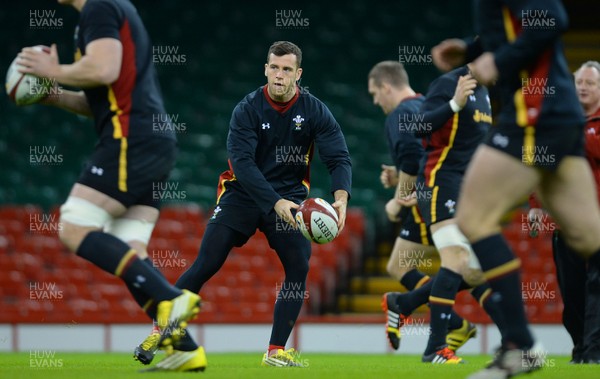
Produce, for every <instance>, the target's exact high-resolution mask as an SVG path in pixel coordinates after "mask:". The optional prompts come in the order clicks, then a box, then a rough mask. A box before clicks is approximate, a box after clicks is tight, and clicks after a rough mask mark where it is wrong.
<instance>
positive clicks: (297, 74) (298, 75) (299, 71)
mask: <svg viewBox="0 0 600 379" xmlns="http://www.w3.org/2000/svg"><path fill="white" fill-rule="evenodd" d="M301 76H302V67H300V68H298V69H297V70H296V81H298V80H300V77H301Z"/></svg>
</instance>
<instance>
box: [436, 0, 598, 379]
mask: <svg viewBox="0 0 600 379" xmlns="http://www.w3.org/2000/svg"><path fill="white" fill-rule="evenodd" d="M475 9H476V12H477V13H476V15H475V16H476V17H475V20H476V32H477V33H478V34H479V37H480V38H479V39H477V40H476V41H474V42H473V43H471V44H469V45H467V44H465V43H464V42H462V41H459V40H447V41H444V42H442V43H441V44H440V45H438V46H437V47H435V48H434V49H433V50H432V56H433V59H434V62H435V63H436V65H438V67H440V68H448V67H451V66H452V65H453V64H455V63H456V62H460V61H461V60H464V61H470V60H471V59H472V58H474V57H476V56H478V57H477V59H475V60H474V61H473V63H472V65H473V68H472V70H471V71H472V74H473V76H474V77H475V78H477V80H478V81H479V82H481V83H482V84H485V85H492V84H494V83H496V87H497V88H496V89H497V92H498V94H499V95H500V100H501V103H502V109H501V111H500V113H499V115H498V117H497V118H496V119H497V120H498V123H497V125H496V126H495V127H494V131H493V132H492V133H490V134H489V135H488V138H487V139H486V141H485V144H482V145H481V146H480V147H479V148H478V150H477V152H476V153H475V156H474V158H473V160H472V161H471V164H470V166H469V168H468V170H467V173H466V175H465V180H464V183H463V187H462V189H461V195H460V199H459V203H460V206H459V207H458V210H457V215H456V217H457V220H458V224H459V227H460V229H461V231H462V232H463V233H464V234H465V235H466V236H467V238H468V239H469V241H470V242H471V243H472V247H473V250H474V251H475V253H476V254H477V257H478V258H479V262H480V263H481V267H482V269H483V271H484V273H485V277H486V279H487V280H488V281H489V283H490V284H491V286H492V289H493V290H494V292H495V293H496V294H497V295H498V296H497V300H498V302H499V304H500V308H499V309H500V310H501V312H502V316H503V317H502V318H503V320H504V321H505V327H504V328H502V330H501V334H502V345H501V347H500V349H499V350H498V352H497V354H496V355H495V357H494V360H493V362H492V363H491V364H490V365H489V366H488V367H486V368H485V369H483V370H481V371H479V372H477V373H475V374H473V375H472V376H471V377H470V378H471V379H489V378H507V377H511V376H514V375H518V374H520V373H525V372H529V371H532V370H535V369H538V368H540V367H541V366H542V365H543V364H544V355H545V352H544V351H543V350H542V349H541V347H540V346H539V345H536V346H534V339H533V336H532V335H531V332H530V330H529V328H528V323H527V318H526V315H525V310H524V306H523V299H522V295H521V286H520V284H521V283H520V282H521V280H520V275H519V268H520V262H519V260H518V259H516V258H515V256H514V255H513V253H512V251H511V250H510V247H509V246H508V244H507V243H506V241H505V240H504V238H503V237H502V235H501V233H500V232H501V224H500V220H501V218H502V217H503V216H504V215H505V214H506V213H507V212H509V211H510V210H511V209H512V208H514V207H516V206H517V205H518V204H519V203H520V202H521V200H522V199H524V198H526V197H527V196H528V195H529V194H530V193H531V192H532V191H533V190H534V189H537V193H538V195H539V197H540V200H541V202H542V204H543V205H544V207H545V208H546V209H547V210H548V211H549V212H550V214H551V215H552V217H553V218H554V219H555V220H556V221H557V223H558V224H559V225H560V227H561V233H562V234H563V237H564V238H565V242H566V243H567V244H568V245H569V246H570V247H571V248H572V249H573V250H574V251H576V252H578V253H579V254H580V255H581V256H583V257H584V258H585V259H587V262H588V265H590V266H592V265H593V266H595V267H596V268H598V267H600V209H599V207H598V199H597V197H596V192H595V188H594V179H593V175H592V173H591V170H590V167H589V164H588V163H587V161H586V159H585V158H584V157H583V151H584V149H583V146H584V138H583V126H584V117H583V113H582V111H581V105H580V104H578V99H577V95H576V92H575V87H574V85H573V79H572V76H571V73H570V72H569V70H568V67H567V64H566V60H565V57H564V54H563V47H562V43H561V42H560V35H561V34H562V33H563V32H564V31H565V30H566V29H567V13H566V12H565V10H564V8H563V6H562V4H561V3H560V2H559V1H557V0H522V1H517V0H511V1H508V0H498V1H482V0H479V1H477V3H476V7H475ZM549 24H551V27H548V25H549ZM544 88H546V89H548V88H551V89H553V91H554V92H555V93H556V96H543V93H544ZM549 157H552V158H553V159H552V161H553V162H554V164H552V165H548V158H549ZM540 160H543V161H544V162H545V165H544V166H543V167H542V166H540V165H539V162H540ZM491 167H493V169H490V168H491ZM565 199H568V201H565Z"/></svg>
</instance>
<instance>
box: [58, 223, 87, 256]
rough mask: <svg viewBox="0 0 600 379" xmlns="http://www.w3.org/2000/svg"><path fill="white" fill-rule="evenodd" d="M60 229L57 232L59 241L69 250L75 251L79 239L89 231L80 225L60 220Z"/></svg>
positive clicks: (79, 242)
mask: <svg viewBox="0 0 600 379" xmlns="http://www.w3.org/2000/svg"><path fill="white" fill-rule="evenodd" d="M61 224H62V225H61V226H62V227H61V229H60V231H59V232H58V238H59V239H60V241H61V242H62V243H63V244H64V245H65V246H66V247H67V248H68V249H69V251H71V252H72V253H76V252H77V249H78V248H79V245H80V244H81V241H83V239H84V238H85V236H86V235H87V234H88V233H89V232H90V231H91V230H90V229H89V228H86V227H82V226H79V225H73V224H71V223H68V222H62V221H61Z"/></svg>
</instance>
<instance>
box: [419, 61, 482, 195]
mask: <svg viewBox="0 0 600 379" xmlns="http://www.w3.org/2000/svg"><path fill="white" fill-rule="evenodd" d="M468 73H469V70H468V68H467V67H466V66H463V67H459V68H457V69H455V70H452V71H450V72H448V73H446V74H444V75H442V76H440V77H439V78H437V79H436V80H434V81H433V82H432V83H431V85H430V86H429V90H428V91H427V95H426V98H425V101H424V102H423V105H422V107H421V112H422V114H423V123H424V125H426V126H427V128H421V129H420V130H426V131H427V133H417V135H419V136H423V137H425V138H424V143H425V156H424V157H423V159H422V161H421V167H420V172H421V173H422V174H423V175H424V177H425V184H426V185H427V186H429V187H433V186H434V185H435V183H436V178H437V177H438V176H440V175H443V173H444V172H445V171H449V172H450V171H451V172H452V173H458V174H460V175H463V174H464V172H465V171H466V169H467V165H468V164H469V161H470V160H471V157H472V155H473V153H474V152H475V149H476V148H477V146H478V145H479V143H481V142H482V141H483V139H484V137H485V135H486V134H487V132H488V130H489V127H490V125H491V123H492V110H491V106H490V98H489V95H488V90H487V88H485V87H484V86H481V85H478V86H477V87H476V88H475V90H474V93H473V94H472V95H470V96H469V98H468V99H467V103H466V105H465V106H464V108H463V109H462V110H461V111H460V112H457V113H454V112H453V111H452V108H451V107H450V104H449V101H450V100H451V99H452V98H453V97H454V92H455V90H456V85H457V83H458V79H459V77H460V76H465V75H467V74H468Z"/></svg>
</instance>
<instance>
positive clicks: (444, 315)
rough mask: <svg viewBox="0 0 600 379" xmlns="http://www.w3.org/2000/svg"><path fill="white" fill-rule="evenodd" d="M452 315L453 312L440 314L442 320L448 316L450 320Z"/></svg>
mask: <svg viewBox="0 0 600 379" xmlns="http://www.w3.org/2000/svg"><path fill="white" fill-rule="evenodd" d="M450 317H452V314H451V313H442V314H441V315H440V318H441V319H442V320H444V319H446V318H447V319H448V320H450Z"/></svg>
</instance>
